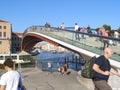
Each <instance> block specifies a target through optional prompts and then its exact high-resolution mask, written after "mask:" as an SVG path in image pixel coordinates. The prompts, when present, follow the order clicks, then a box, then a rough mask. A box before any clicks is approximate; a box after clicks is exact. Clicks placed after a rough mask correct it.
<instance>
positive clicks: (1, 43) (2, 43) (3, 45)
mask: <svg viewBox="0 0 120 90" xmlns="http://www.w3.org/2000/svg"><path fill="white" fill-rule="evenodd" d="M11 32H12V24H11V23H10V22H7V21H3V20H0V54H10V53H11Z"/></svg>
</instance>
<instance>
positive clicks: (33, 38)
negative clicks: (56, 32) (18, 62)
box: [22, 33, 89, 59]
mask: <svg viewBox="0 0 120 90" xmlns="http://www.w3.org/2000/svg"><path fill="white" fill-rule="evenodd" d="M41 41H46V42H48V43H51V44H53V45H55V46H61V47H63V48H66V49H68V50H70V51H72V52H75V53H77V54H78V55H79V56H81V57H85V58H86V59H87V58H89V57H88V56H86V55H84V54H82V53H79V52H77V51H75V50H73V49H71V48H69V47H67V46H64V45H61V44H59V43H57V42H54V41H52V40H50V39H48V38H45V37H42V36H40V35H37V34H29V33H28V34H25V35H24V37H23V40H22V50H24V51H26V52H28V51H30V50H31V49H32V48H33V47H34V46H35V44H37V43H38V42H41Z"/></svg>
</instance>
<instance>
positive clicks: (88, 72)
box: [81, 56, 96, 79]
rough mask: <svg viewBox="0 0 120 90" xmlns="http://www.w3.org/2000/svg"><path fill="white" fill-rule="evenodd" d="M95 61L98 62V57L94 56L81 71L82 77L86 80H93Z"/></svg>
mask: <svg viewBox="0 0 120 90" xmlns="http://www.w3.org/2000/svg"><path fill="white" fill-rule="evenodd" d="M95 61H96V57H95V56H94V57H92V58H91V59H90V60H88V61H87V62H86V63H85V64H84V66H83V70H82V71H81V75H82V76H83V77H84V78H89V79H92V78H93V75H94V74H95V72H94V71H93V69H92V67H93V64H94V62H95Z"/></svg>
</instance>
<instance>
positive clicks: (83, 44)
mask: <svg viewBox="0 0 120 90" xmlns="http://www.w3.org/2000/svg"><path fill="white" fill-rule="evenodd" d="M28 32H37V33H41V34H44V35H47V36H50V37H53V38H55V39H58V40H60V41H63V42H66V43H68V44H71V45H74V46H76V47H79V48H82V49H85V50H87V51H90V52H93V53H96V54H99V55H102V54H103V46H104V44H103V41H102V40H103V38H106V37H103V36H99V35H96V34H89V33H82V32H76V31H74V30H62V29H59V28H45V27H44V26H32V27H29V28H27V29H26V30H25V32H24V34H25V33H28ZM107 39H108V40H109V47H110V48H112V49H113V56H112V59H113V60H116V61H119V62H120V38H113V37H107ZM115 44H116V45H115Z"/></svg>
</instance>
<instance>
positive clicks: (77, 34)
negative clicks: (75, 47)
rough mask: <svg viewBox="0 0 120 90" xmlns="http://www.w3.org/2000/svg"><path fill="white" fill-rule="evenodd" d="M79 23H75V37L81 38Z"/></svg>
mask: <svg viewBox="0 0 120 90" xmlns="http://www.w3.org/2000/svg"><path fill="white" fill-rule="evenodd" d="M78 29H79V25H78V24H77V23H75V31H76V32H75V39H76V40H80V37H79V33H78Z"/></svg>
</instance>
